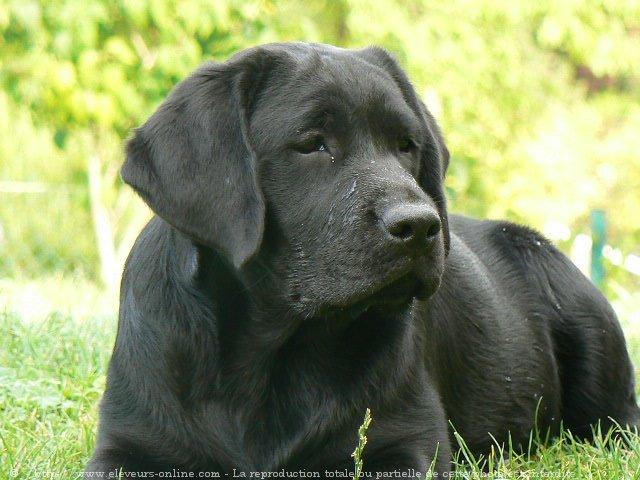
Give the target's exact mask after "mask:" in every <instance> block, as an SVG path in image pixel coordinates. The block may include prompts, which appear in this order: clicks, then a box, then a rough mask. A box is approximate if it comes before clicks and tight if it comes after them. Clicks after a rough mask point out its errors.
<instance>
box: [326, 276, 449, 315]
mask: <svg viewBox="0 0 640 480" xmlns="http://www.w3.org/2000/svg"><path fill="white" fill-rule="evenodd" d="M436 283H439V282H436ZM436 287H437V284H436V285H434V281H432V280H431V279H427V278H421V277H420V276H418V275H417V274H416V273H415V272H412V271H410V272H404V273H402V274H400V275H397V276H395V277H394V278H392V279H390V280H389V281H387V282H386V283H384V284H382V285H380V286H378V287H376V288H373V289H372V290H371V291H369V292H366V293H364V294H362V295H360V296H359V297H358V298H356V299H352V300H351V301H350V302H349V303H348V304H346V305H340V306H339V307H338V308H337V309H335V308H334V309H331V310H333V315H337V314H340V315H344V316H346V317H350V318H357V317H359V316H361V315H362V314H363V313H365V312H366V311H368V310H369V309H371V308H376V309H381V310H385V311H398V310H401V309H402V308H407V307H409V306H410V305H411V302H412V301H413V299H414V298H417V299H418V300H426V299H427V298H429V297H430V296H431V294H432V293H433V291H434V290H435V288H436ZM327 313H328V312H327ZM329 316H331V315H329Z"/></svg>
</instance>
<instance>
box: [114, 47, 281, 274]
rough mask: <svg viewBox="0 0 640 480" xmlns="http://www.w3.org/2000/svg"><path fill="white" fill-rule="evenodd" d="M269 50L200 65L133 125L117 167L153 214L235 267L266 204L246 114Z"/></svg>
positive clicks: (252, 243) (255, 240)
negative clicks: (141, 121) (140, 123)
mask: <svg viewBox="0 0 640 480" xmlns="http://www.w3.org/2000/svg"><path fill="white" fill-rule="evenodd" d="M274 55H275V54H274V53H273V52H270V51H267V50H262V49H260V48H256V49H252V50H248V51H245V52H243V53H241V54H239V55H236V56H235V57H233V58H232V59H231V60H229V61H227V62H225V63H210V64H206V65H204V66H202V67H201V68H200V69H199V70H197V71H196V72H195V73H194V74H193V75H191V76H190V77H189V78H187V79H186V80H184V81H183V82H182V83H180V84H179V85H178V86H177V87H176V88H175V89H174V91H173V92H172V93H171V95H170V96H169V97H168V98H167V100H165V102H164V103H163V104H162V105H161V106H160V107H159V108H158V110H157V111H156V112H155V113H154V114H153V115H152V116H151V117H150V118H149V120H148V121H147V122H146V123H145V124H144V125H143V126H142V127H140V128H138V129H137V130H136V132H135V135H134V137H133V138H132V139H131V140H129V142H128V144H127V149H126V153H127V157H126V161H125V163H124V165H123V167H122V170H121V176H122V178H123V180H124V181H125V182H126V183H128V184H129V185H131V186H132V187H133V188H134V189H135V190H136V191H137V192H138V194H139V195H140V196H141V197H142V198H143V199H144V200H145V201H146V202H147V204H148V205H149V206H150V207H151V209H152V210H153V211H154V212H155V213H156V214H157V215H158V216H160V217H161V218H163V219H164V220H165V221H166V222H168V223H170V224H171V225H173V226H174V227H175V228H176V229H178V230H180V231H181V232H183V233H185V234H187V235H188V236H190V237H192V238H193V239H194V240H195V241H197V242H199V243H202V244H204V245H208V246H211V247H214V248H215V249H216V250H218V251H220V252H221V253H222V254H223V256H225V257H226V258H227V259H228V260H229V261H230V262H231V263H232V264H233V265H234V266H235V267H236V268H239V267H241V266H242V265H243V264H244V263H245V262H246V260H247V259H249V258H250V257H251V256H252V255H253V254H254V253H255V252H256V251H257V250H258V248H259V247H260V244H261V241H262V235H263V229H264V216H265V206H264V200H263V198H262V194H261V192H260V188H259V185H258V182H257V174H256V167H257V166H256V159H255V155H254V153H253V150H252V148H251V141H250V138H249V132H248V128H247V125H248V119H247V117H248V115H249V109H250V108H251V105H252V103H253V101H254V97H255V96H256V93H257V92H258V90H259V89H260V88H261V85H262V84H263V83H264V81H265V78H266V77H267V76H268V74H269V71H270V68H271V66H272V65H273V62H275V61H276V58H275V56H274Z"/></svg>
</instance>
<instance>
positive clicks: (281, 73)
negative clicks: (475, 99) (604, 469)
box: [87, 43, 639, 476]
mask: <svg viewBox="0 0 640 480" xmlns="http://www.w3.org/2000/svg"><path fill="white" fill-rule="evenodd" d="M448 160H449V154H448V152H447V149H446V147H445V145H444V142H443V139H442V135H441V134H440V131H439V129H438V127H437V125H436V124H435V122H434V120H433V118H432V117H431V115H430V114H429V113H428V112H427V110H426V108H425V107H424V105H423V104H422V103H421V102H420V101H419V99H418V97H417V95H416V94H415V92H414V90H413V88H412V86H411V84H410V83H409V80H408V79H407V77H406V75H405V74H404V73H403V72H402V70H401V69H400V68H399V67H398V65H397V63H396V62H395V61H394V60H393V59H392V58H391V57H390V56H389V55H388V54H387V53H386V52H385V51H383V50H381V49H378V48H369V49H365V50H359V51H351V50H343V49H338V48H334V47H330V46H326V45H314V44H301V43H298V44H274V45H267V46H262V47H257V48H253V49H250V50H247V51H245V52H242V53H240V54H238V55H237V56H235V57H234V58H232V59H231V60H229V61H228V62H226V63H222V64H213V63H212V64H207V65H205V66H203V67H202V68H200V69H199V70H198V71H197V72H195V73H194V74H193V75H192V76H191V77H190V78H188V79H187V80H185V81H184V82H183V83H182V84H180V85H179V86H178V87H177V88H176V89H175V91H174V92H173V93H172V94H171V96H170V97H169V98H168V99H167V100H166V102H165V103H164V104H163V105H162V106H161V107H160V108H159V109H158V111H157V112H156V113H155V114H154V115H153V116H152V117H151V118H150V119H149V121H147V123H146V124H145V125H143V126H142V127H141V128H139V129H138V130H137V132H136V135H135V136H134V138H133V139H132V140H130V142H129V144H128V148H127V160H126V163H125V164H124V167H123V169H122V176H123V178H124V180H125V181H126V182H127V183H129V184H130V185H132V186H133V187H134V188H135V189H136V190H137V191H138V192H139V193H140V195H141V196H142V197H143V198H144V199H145V201H146V202H147V203H148V204H149V205H150V206H151V208H152V209H154V211H155V212H156V213H157V217H155V218H154V219H152V220H151V222H150V223H149V224H148V225H147V227H146V228H145V229H144V230H143V232H142V233H141V234H140V237H139V238H138V240H137V242H136V244H135V246H134V248H133V250H132V252H131V255H130V257H129V259H128V262H127V266H126V269H125V274H124V278H123V282H122V290H121V304H120V322H119V327H118V337H117V340H116V345H115V349H114V352H113V357H112V359H111V364H110V367H109V374H108V379H107V388H106V392H105V394H104V398H103V400H102V404H101V420H100V429H99V436H98V443H97V447H96V451H95V453H94V455H93V458H92V459H91V461H90V462H89V465H88V467H87V471H100V472H113V471H114V470H115V469H118V468H121V467H122V468H124V469H125V471H128V472H138V471H142V472H146V471H156V472H160V471H162V472H167V471H172V469H177V471H194V472H195V471H197V472H219V473H221V474H223V475H224V474H225V473H226V474H233V473H234V469H235V473H236V474H238V473H239V472H250V471H276V470H281V469H284V470H286V471H296V470H298V469H303V470H307V471H319V472H320V473H321V476H324V472H325V470H331V471H333V470H344V469H348V470H351V468H352V459H351V458H350V454H351V452H352V451H353V449H354V447H355V444H356V431H357V428H358V426H359V424H360V423H361V421H362V418H363V414H364V412H365V409H366V408H367V407H368V408H370V409H371V411H372V414H373V419H374V420H373V423H372V425H371V428H370V431H369V434H368V437H369V443H368V444H367V446H366V449H365V467H366V470H367V471H369V472H389V471H394V470H398V471H403V472H407V473H409V474H411V473H415V472H425V471H426V470H427V469H428V468H429V467H430V466H431V465H433V466H434V468H435V470H436V471H438V472H439V473H441V474H443V473H445V472H448V471H449V470H450V468H451V467H450V458H451V453H452V448H454V447H453V446H454V445H455V442H454V441H452V434H451V430H450V428H449V424H448V422H449V421H450V422H451V424H453V426H454V427H455V428H456V429H457V431H458V432H459V433H460V434H461V435H462V436H463V437H464V438H465V440H466V442H467V444H468V445H469V446H470V448H471V450H472V451H473V452H476V453H483V452H487V451H488V450H489V449H490V446H491V444H492V442H493V440H492V436H493V438H495V439H496V440H497V441H498V442H505V441H507V438H508V435H509V434H511V437H512V439H513V442H514V443H515V444H516V445H518V444H526V442H527V441H528V439H529V434H530V432H531V430H532V429H533V428H534V427H535V426H537V427H538V429H540V430H542V431H549V432H550V433H552V434H553V433H555V432H557V431H558V429H559V426H560V423H561V422H563V424H564V426H565V427H568V428H569V429H571V430H572V431H573V432H574V433H575V434H577V435H579V436H581V437H586V438H588V437H589V435H590V432H591V427H592V426H593V425H594V424H596V423H597V422H601V423H602V425H603V426H604V427H607V426H609V425H611V422H612V421H616V422H619V423H620V424H623V425H625V424H626V425H637V423H638V419H639V417H638V408H637V406H636V400H635V396H634V385H633V372H632V367H631V364H630V361H629V358H628V355H627V351H626V347H625V343H624V338H623V335H622V332H621V330H620V327H619V325H618V322H617V320H616V317H615V314H614V313H613V310H612V309H611V307H610V306H609V304H608V303H607V301H606V300H605V299H604V297H603V296H602V295H601V294H600V292H599V291H598V290H597V289H596V288H594V287H593V285H592V284H591V283H590V282H589V281H588V280H587V279H586V278H584V277H583V276H582V275H581V274H580V272H579V271H578V270H577V269H576V268H575V267H574V266H573V265H572V264H571V263H570V262H569V261H568V260H567V259H566V257H565V256H564V255H562V254H561V253H560V252H559V251H558V250H557V249H556V248H554V247H553V245H551V244H550V243H549V242H548V241H547V240H545V239H544V238H543V237H541V236H540V235H538V234H537V233H536V232H534V231H531V230H529V229H527V228H525V227H520V226H517V225H513V224H511V223H506V222H494V221H478V220H472V219H468V218H464V217H458V216H448V215H447V211H446V202H445V196H444V192H443V178H444V173H445V170H446V165H447V163H448ZM449 225H450V227H449ZM449 229H450V230H449ZM536 412H537V418H536ZM411 469H415V470H411Z"/></svg>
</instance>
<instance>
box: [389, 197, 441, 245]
mask: <svg viewBox="0 0 640 480" xmlns="http://www.w3.org/2000/svg"><path fill="white" fill-rule="evenodd" d="M382 225H383V228H384V230H385V231H386V233H387V234H388V235H389V236H390V237H391V238H392V239H393V241H394V242H397V243H400V244H402V245H404V246H406V247H407V248H411V249H412V250H421V249H425V248H428V247H429V246H431V245H432V244H433V243H434V241H433V240H434V239H435V238H436V237H437V236H438V233H439V232H440V217H439V216H438V213H437V212H436V211H435V210H434V209H433V208H432V207H430V206H428V205H419V204H418V205H416V204H402V205H396V206H393V207H390V208H388V209H387V210H386V211H385V212H384V214H383V215H382Z"/></svg>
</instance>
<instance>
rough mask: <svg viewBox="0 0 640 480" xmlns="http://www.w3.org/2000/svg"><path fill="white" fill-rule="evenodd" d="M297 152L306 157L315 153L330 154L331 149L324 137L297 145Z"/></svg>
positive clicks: (310, 139) (313, 138)
mask: <svg viewBox="0 0 640 480" xmlns="http://www.w3.org/2000/svg"><path fill="white" fill-rule="evenodd" d="M295 148H296V150H297V151H298V152H300V153H303V154H305V155H307V154H309V153H314V152H329V147H327V144H326V142H325V140H324V138H322V137H319V136H318V137H311V138H309V139H307V140H305V141H304V142H302V143H299V144H298V145H296V147H295Z"/></svg>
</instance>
